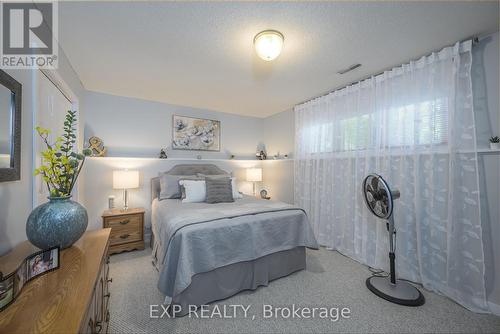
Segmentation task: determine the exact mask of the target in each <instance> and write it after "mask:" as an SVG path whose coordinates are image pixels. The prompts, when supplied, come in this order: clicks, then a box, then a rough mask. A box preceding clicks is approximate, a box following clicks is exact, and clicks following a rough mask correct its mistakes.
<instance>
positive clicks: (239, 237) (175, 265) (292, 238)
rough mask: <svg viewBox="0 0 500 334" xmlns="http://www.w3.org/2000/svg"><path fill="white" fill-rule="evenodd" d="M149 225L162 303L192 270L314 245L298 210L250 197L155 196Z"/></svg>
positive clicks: (181, 287) (186, 282)
mask: <svg viewBox="0 0 500 334" xmlns="http://www.w3.org/2000/svg"><path fill="white" fill-rule="evenodd" d="M152 228H153V233H154V236H155V242H154V247H153V260H154V261H153V262H154V263H155V265H156V267H157V268H158V270H159V271H160V279H159V282H158V289H159V290H160V291H161V292H163V293H164V294H165V295H166V298H165V303H169V302H170V301H171V299H172V298H173V297H174V296H176V295H178V294H179V293H181V292H182V291H183V290H184V289H186V288H187V287H188V286H189V284H190V283H191V277H193V276H194V275H195V274H199V273H204V272H208V271H211V270H213V269H215V268H219V267H223V266H226V265H230V264H234V263H237V262H241V261H251V260H255V259H257V258H259V257H262V256H265V255H268V254H271V253H275V252H279V251H284V250H289V249H292V248H295V247H299V246H305V247H309V248H314V249H317V248H318V243H317V241H316V238H315V237H314V234H313V232H312V229H311V227H310V225H309V221H308V219H307V216H306V214H305V213H304V211H303V210H302V209H300V208H296V207H294V206H292V205H289V204H285V203H281V202H276V201H267V200H260V199H256V198H254V197H250V196H245V197H244V198H243V199H238V200H236V201H235V202H234V203H219V204H207V203H182V202H181V201H180V200H178V199H168V200H163V201H158V200H157V199H155V200H154V201H153V205H152Z"/></svg>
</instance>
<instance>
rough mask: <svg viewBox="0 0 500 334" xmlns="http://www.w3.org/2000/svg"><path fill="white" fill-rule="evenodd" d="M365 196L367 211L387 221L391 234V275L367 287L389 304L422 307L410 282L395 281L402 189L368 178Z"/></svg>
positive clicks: (374, 176) (376, 278)
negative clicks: (397, 210)
mask: <svg viewBox="0 0 500 334" xmlns="http://www.w3.org/2000/svg"><path fill="white" fill-rule="evenodd" d="M363 196H364V198H365V202H366V205H367V207H368V209H369V210H370V211H371V212H372V213H373V214H374V215H375V216H377V217H378V218H381V219H384V220H385V221H386V226H387V231H388V232H389V248H390V249H389V264H390V275H389V276H388V277H386V276H377V275H374V276H372V277H370V278H368V279H367V280H366V286H367V287H368V289H370V291H371V292H373V293H374V294H376V295H377V296H379V297H381V298H383V299H385V300H388V301H390V302H393V303H396V304H401V305H407V306H420V305H423V304H424V303H425V299H424V296H423V295H422V293H421V292H420V291H419V290H418V289H417V288H415V287H414V286H413V285H411V284H410V283H408V282H406V281H403V280H399V279H396V266H395V263H396V255H395V251H396V227H395V226H394V216H393V209H394V202H393V201H394V200H395V199H398V198H399V196H400V193H399V190H397V189H393V190H392V191H391V189H390V188H389V185H388V184H387V182H385V180H384V179H383V178H382V176H380V175H377V174H370V175H368V176H367V177H366V178H365V180H364V181H363Z"/></svg>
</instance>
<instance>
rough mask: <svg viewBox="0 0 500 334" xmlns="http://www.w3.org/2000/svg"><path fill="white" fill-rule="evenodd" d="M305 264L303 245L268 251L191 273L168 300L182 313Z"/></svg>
mask: <svg viewBox="0 0 500 334" xmlns="http://www.w3.org/2000/svg"><path fill="white" fill-rule="evenodd" d="M305 268H306V250H305V247H296V248H293V249H290V250H286V251H281V252H277V253H273V254H269V255H266V256H263V257H260V258H258V259H256V260H253V261H245V262H238V263H235V264H231V265H228V266H224V267H221V268H217V269H214V270H212V271H209V272H206V273H201V274H196V275H194V276H193V277H192V281H191V284H190V285H189V287H187V288H186V289H185V290H184V291H182V292H181V293H180V294H179V295H177V296H175V297H174V298H173V300H172V304H175V305H179V306H180V307H181V312H179V313H176V316H183V315H186V314H187V313H188V312H189V308H190V305H196V306H200V305H204V304H208V303H210V302H214V301H217V300H221V299H225V298H228V297H231V296H233V295H235V294H237V293H238V292H241V291H244V290H255V289H257V288H258V287H259V286H262V285H264V286H267V285H268V284H269V282H270V281H272V280H275V279H278V278H280V277H284V276H287V275H290V274H291V273H293V272H296V271H299V270H303V269H305ZM191 308H193V306H191Z"/></svg>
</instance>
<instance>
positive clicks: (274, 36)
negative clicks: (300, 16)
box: [253, 30, 285, 61]
mask: <svg viewBox="0 0 500 334" xmlns="http://www.w3.org/2000/svg"><path fill="white" fill-rule="evenodd" d="M284 41H285V37H283V34H282V33H280V32H279V31H276V30H264V31H261V32H259V33H258V34H257V35H255V37H254V39H253V44H254V46H255V51H256V52H257V55H258V56H259V57H260V58H262V59H264V60H265V61H271V60H273V59H276V58H277V57H278V56H279V55H280V53H281V50H283V43H284Z"/></svg>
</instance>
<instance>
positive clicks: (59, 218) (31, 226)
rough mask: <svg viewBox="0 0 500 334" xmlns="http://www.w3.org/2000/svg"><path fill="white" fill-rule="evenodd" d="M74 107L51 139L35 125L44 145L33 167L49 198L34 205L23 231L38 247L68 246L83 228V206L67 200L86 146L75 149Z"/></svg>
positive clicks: (47, 132)
mask: <svg viewBox="0 0 500 334" xmlns="http://www.w3.org/2000/svg"><path fill="white" fill-rule="evenodd" d="M75 126H76V111H71V110H68V113H67V115H66V119H65V121H64V132H63V135H62V136H61V137H58V138H56V139H55V142H49V134H50V130H47V129H43V128H41V127H36V131H37V132H38V134H39V135H40V137H41V138H42V140H43V142H44V143H45V145H46V147H47V149H46V150H45V151H43V152H42V164H41V166H40V167H39V168H36V169H35V172H34V175H40V176H41V177H42V179H43V181H44V182H45V183H46V184H47V188H48V190H49V197H48V198H49V202H47V203H44V204H42V205H40V206H38V207H36V208H35V209H34V210H33V211H32V212H31V214H30V215H29V217H28V221H27V222H26V235H27V237H28V240H29V241H31V243H32V244H33V245H35V246H36V247H38V248H40V249H48V248H52V247H55V246H60V247H61V249H64V248H67V247H70V246H71V245H73V244H74V243H75V242H76V241H77V240H78V239H80V237H81V236H82V235H83V233H84V232H85V230H86V229H87V224H88V215H87V210H85V208H84V207H83V206H82V205H80V204H79V203H77V202H74V201H72V200H71V192H72V190H73V187H74V186H75V184H76V181H77V179H78V176H79V175H80V172H81V170H82V167H83V164H84V162H85V157H86V156H89V155H90V154H91V150H90V149H84V150H83V152H82V153H77V152H75V150H76V149H75V143H76V135H75Z"/></svg>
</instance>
